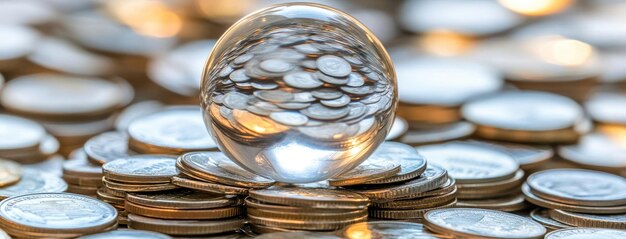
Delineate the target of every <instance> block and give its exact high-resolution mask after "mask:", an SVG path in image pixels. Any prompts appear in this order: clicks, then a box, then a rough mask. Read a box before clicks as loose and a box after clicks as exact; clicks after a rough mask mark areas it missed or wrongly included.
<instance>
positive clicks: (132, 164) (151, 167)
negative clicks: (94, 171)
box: [98, 155, 177, 224]
mask: <svg viewBox="0 0 626 239" xmlns="http://www.w3.org/2000/svg"><path fill="white" fill-rule="evenodd" d="M102 172H103V174H104V176H103V177H102V182H103V185H104V187H101V188H100V189H99V190H98V198H100V199H101V200H103V201H105V202H107V203H109V204H111V205H113V207H115V208H116V209H117V210H118V211H119V219H118V220H119V223H120V224H127V223H128V221H127V220H128V219H127V218H126V215H127V212H126V211H125V206H124V199H125V197H126V194H127V193H129V192H155V191H164V190H170V189H175V188H177V187H176V186H175V185H173V184H171V183H170V178H171V177H172V176H174V175H176V174H177V172H176V158H175V157H173V156H165V155H135V156H128V157H126V158H121V159H116V160H113V161H111V162H108V163H106V164H104V165H103V166H102Z"/></svg>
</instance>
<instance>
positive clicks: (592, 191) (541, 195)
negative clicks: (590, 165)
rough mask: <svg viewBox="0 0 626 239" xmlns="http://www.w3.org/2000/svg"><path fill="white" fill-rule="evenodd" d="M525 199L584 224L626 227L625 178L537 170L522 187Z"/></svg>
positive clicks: (555, 217)
mask: <svg viewBox="0 0 626 239" xmlns="http://www.w3.org/2000/svg"><path fill="white" fill-rule="evenodd" d="M522 192H523V193H524V195H525V196H526V200H528V201H529V202H530V203H533V204H535V205H537V206H540V207H544V208H549V209H551V210H550V211H549V215H550V218H552V219H553V220H555V221H558V222H560V223H562V224H565V225H569V226H581V227H606V228H619V229H623V228H625V227H626V178H624V177H621V176H617V175H614V174H609V173H604V172H600V171H592V170H585V169H551V170H545V171H540V172H537V173H534V174H532V175H530V176H529V177H528V179H527V180H526V183H525V184H524V185H523V186H522Z"/></svg>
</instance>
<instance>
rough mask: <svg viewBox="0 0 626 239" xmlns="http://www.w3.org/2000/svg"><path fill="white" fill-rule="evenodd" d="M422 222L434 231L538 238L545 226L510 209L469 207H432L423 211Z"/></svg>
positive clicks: (469, 234) (463, 235)
mask: <svg viewBox="0 0 626 239" xmlns="http://www.w3.org/2000/svg"><path fill="white" fill-rule="evenodd" d="M424 219H426V222H425V223H426V225H427V226H428V228H429V229H431V230H432V231H434V232H439V233H445V234H452V235H454V236H458V237H481V238H525V239H530V238H541V237H542V236H543V235H544V234H545V233H546V228H545V227H543V226H542V225H541V224H539V223H537V222H534V221H533V220H531V219H530V218H525V217H522V216H518V215H515V214H511V213H505V212H500V211H495V210H486V209H473V208H445V209H435V210H432V211H429V212H427V213H426V214H425V215H424Z"/></svg>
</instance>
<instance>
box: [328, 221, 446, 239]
mask: <svg viewBox="0 0 626 239" xmlns="http://www.w3.org/2000/svg"><path fill="white" fill-rule="evenodd" d="M337 234H338V235H340V236H341V237H342V238H345V239H360V238H363V237H366V238H368V237H367V236H365V235H368V236H370V235H371V237H369V238H390V239H391V238H405V237H411V238H420V239H436V238H441V237H442V236H441V235H438V234H436V233H434V232H431V231H429V230H428V229H426V228H425V227H424V225H422V224H419V223H414V222H399V221H371V222H361V223H355V224H352V225H349V226H347V227H345V228H343V229H342V230H341V231H339V232H338V233H337Z"/></svg>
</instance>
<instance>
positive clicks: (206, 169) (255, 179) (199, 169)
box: [180, 152, 274, 188]
mask: <svg viewBox="0 0 626 239" xmlns="http://www.w3.org/2000/svg"><path fill="white" fill-rule="evenodd" d="M180 162H181V164H182V165H183V166H184V167H186V168H188V169H190V170H192V171H193V172H196V173H197V174H194V176H198V177H202V178H204V179H206V180H210V181H213V182H219V183H223V184H226V185H231V186H238V187H249V188H265V187H268V186H270V185H272V184H274V181H272V180H270V179H267V178H264V177H261V176H259V175H256V174H253V173H250V172H249V171H247V170H245V169H243V168H241V167H239V166H238V165H237V164H235V163H233V162H232V161H231V160H230V159H229V158H228V157H226V155H224V154H223V153H222V152H192V153H187V154H184V155H183V156H181V157H180Z"/></svg>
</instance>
